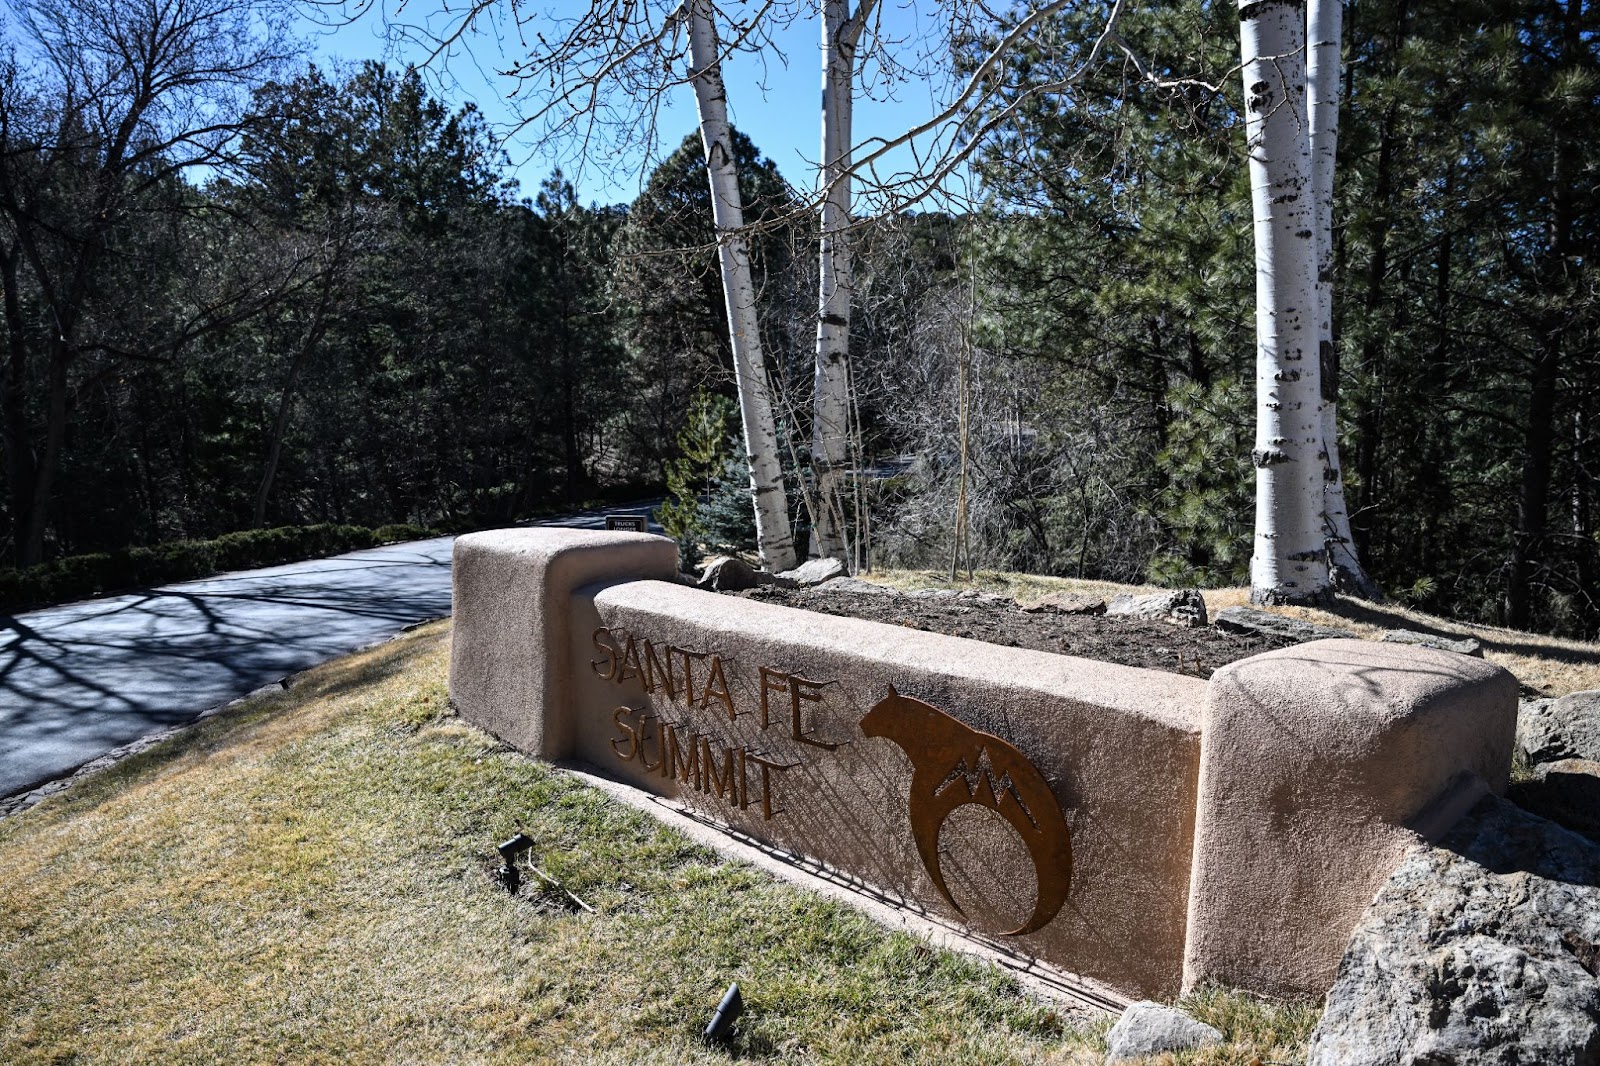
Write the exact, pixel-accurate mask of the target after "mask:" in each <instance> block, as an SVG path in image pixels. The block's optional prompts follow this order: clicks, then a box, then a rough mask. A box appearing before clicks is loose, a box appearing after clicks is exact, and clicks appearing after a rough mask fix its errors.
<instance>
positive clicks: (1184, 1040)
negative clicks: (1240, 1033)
mask: <svg viewBox="0 0 1600 1066" xmlns="http://www.w3.org/2000/svg"><path fill="white" fill-rule="evenodd" d="M1220 1043H1222V1034H1221V1033H1220V1032H1218V1031H1217V1030H1215V1029H1213V1028H1212V1027H1211V1026H1209V1025H1205V1024H1203V1023H1201V1022H1197V1021H1195V1020H1194V1019H1193V1018H1191V1017H1189V1016H1188V1015H1187V1014H1185V1013H1183V1012H1182V1011H1181V1010H1175V1009H1174V1008H1172V1007H1164V1006H1162V1005H1161V1004H1159V1003H1152V1002H1151V1001H1149V1000H1147V999H1146V1000H1140V1001H1139V1002H1138V1003H1134V1004H1131V1005H1130V1006H1129V1007H1128V1009H1127V1010H1125V1011H1123V1012H1122V1017H1121V1018H1118V1019H1117V1024H1116V1025H1113V1026H1112V1027H1111V1031H1110V1032H1109V1033H1107V1034H1106V1062H1107V1063H1118V1062H1131V1061H1135V1060H1138V1059H1142V1058H1145V1057H1146V1056H1149V1055H1160V1054H1162V1053H1163V1052H1167V1051H1185V1050H1187V1049H1189V1048H1197V1047H1210V1046H1212V1045H1214V1044H1220Z"/></svg>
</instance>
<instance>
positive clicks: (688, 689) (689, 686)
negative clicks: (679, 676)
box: [667, 647, 706, 707]
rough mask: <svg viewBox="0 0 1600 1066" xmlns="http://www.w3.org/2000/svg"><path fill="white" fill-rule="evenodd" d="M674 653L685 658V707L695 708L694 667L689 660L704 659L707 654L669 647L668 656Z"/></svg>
mask: <svg viewBox="0 0 1600 1066" xmlns="http://www.w3.org/2000/svg"><path fill="white" fill-rule="evenodd" d="M673 652H677V653H678V654H679V655H681V656H683V703H684V706H686V707H693V706H694V667H693V666H692V665H691V664H690V662H689V660H690V659H704V658H705V657H706V653H705V652H703V651H690V650H689V649H688V648H676V647H669V648H668V649H667V654H669V655H670V654H672V653H673Z"/></svg>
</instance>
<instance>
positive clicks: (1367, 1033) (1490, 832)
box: [1307, 796, 1600, 1066]
mask: <svg viewBox="0 0 1600 1066" xmlns="http://www.w3.org/2000/svg"><path fill="white" fill-rule="evenodd" d="M1597 945H1600V845H1596V844H1595V843H1593V842H1592V841H1590V840H1588V839H1587V838H1585V837H1582V836H1579V835H1578V834H1576V833H1572V832H1569V831H1567V830H1566V829H1563V828H1562V827H1560V826H1559V825H1556V824H1555V823H1554V822H1550V821H1546V820H1545V819H1543V818H1540V817H1538V816H1536V815H1533V814H1529V813H1527V812H1526V811H1523V810H1522V809H1521V808H1519V807H1517V806H1516V805H1515V804H1512V803H1508V802H1506V801H1505V800H1501V799H1497V798H1495V797H1493V796H1487V797H1485V798H1484V799H1483V800H1481V801H1480V802H1479V803H1478V804H1477V805H1476V806H1475V807H1474V808H1473V809H1472V811H1471V812H1469V813H1468V814H1467V816H1466V817H1464V818H1463V819H1462V820H1461V821H1460V822H1458V823H1457V824H1456V826H1455V828H1454V829H1452V830H1451V831H1450V832H1449V833H1447V834H1446V835H1445V836H1444V837H1443V839H1442V840H1441V841H1440V843H1439V845H1438V846H1433V847H1430V846H1427V845H1419V846H1417V847H1416V848H1414V849H1413V850H1412V851H1411V852H1410V853H1409V854H1408V856H1407V857H1406V858H1405V859H1404V860H1403V861H1402V862H1401V864H1400V865H1399V866H1398V867H1397V868H1396V869H1395V871H1394V873H1393V874H1392V875H1391V876H1390V877H1389V880H1388V881H1387V882H1386V883H1385V884H1384V886H1383V888H1382V889H1380V890H1379V892H1378V894H1377V897H1376V898H1375V899H1374V900H1373V903H1372V905H1371V906H1370V907H1369V908H1368V909H1367V912H1366V914H1365V915H1364V916H1363V917H1362V919H1361V922H1360V924H1359V925H1358V926H1357V928H1356V931H1355V935H1354V937H1353V938H1352V939H1351V941H1350V946H1349V948H1348V949H1347V950H1346V952H1345V955H1344V958H1343V959H1342V960H1341V962H1340V964H1339V975H1338V978H1337V979H1336V980H1335V982H1334V985H1333V989H1332V991H1330V992H1329V993H1328V1000H1327V1007H1326V1010H1325V1012H1324V1013H1323V1016H1322V1021H1321V1022H1319V1023H1318V1025H1317V1029H1316V1032H1315V1033H1314V1034H1313V1035H1312V1039H1311V1050H1310V1054H1309V1057H1308V1059H1307V1066H1438V1064H1442V1063H1450V1064H1455V1066H1468V1064H1477V1063H1483V1064H1490V1063H1493V1064H1497V1066H1498V1064H1508V1066H1509V1064H1524V1063H1525V1064H1529V1066H1531V1064H1534V1063H1552V1064H1553V1063H1566V1064H1570V1066H1588V1064H1594V1063H1596V1062H1600V946H1597Z"/></svg>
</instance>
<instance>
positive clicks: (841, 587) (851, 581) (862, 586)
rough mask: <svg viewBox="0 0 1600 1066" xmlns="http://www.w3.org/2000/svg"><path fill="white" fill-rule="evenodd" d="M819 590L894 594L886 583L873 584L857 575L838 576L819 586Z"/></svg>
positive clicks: (872, 594) (881, 594) (871, 594)
mask: <svg viewBox="0 0 1600 1066" xmlns="http://www.w3.org/2000/svg"><path fill="white" fill-rule="evenodd" d="M819 591H821V592H855V593H859V594H861V595H863V596H894V595H897V593H896V592H895V590H894V589H892V588H890V587H889V586H887V585H874V584H873V583H872V582H870V581H862V580H861V579H860V578H858V577H840V578H835V579H834V580H832V581H830V582H828V583H827V584H826V585H822V586H819Z"/></svg>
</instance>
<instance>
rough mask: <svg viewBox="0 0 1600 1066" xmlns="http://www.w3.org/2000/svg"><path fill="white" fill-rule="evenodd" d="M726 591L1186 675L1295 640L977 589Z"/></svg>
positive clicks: (1199, 674)
mask: <svg viewBox="0 0 1600 1066" xmlns="http://www.w3.org/2000/svg"><path fill="white" fill-rule="evenodd" d="M734 595H739V596H744V597H746V598H748V599H752V600H760V601H762V602H763V603H777V604H781V605H783V606H785V607H800V608H804V609H805V610H808V611H820V612H822V613H823V614H832V615H841V616H843V617H847V618H865V619H868V620H870V621H873V622H887V623H889V624H890V625H900V626H907V627H909V628H911V629H921V630H924V631H926V632H929V633H944V634H946V635H948V636H954V637H968V638H970V639H972V640H982V641H987V642H989V643H990V644H1004V645H1009V646H1010V647H1014V648H1031V649H1033V650H1035V651H1049V652H1056V653H1058V654H1062V655H1076V656H1078V657H1080V658H1084V659H1098V660H1100V661H1102V662H1109V663H1121V664H1122V665H1124V666H1141V667H1145V668H1147V669H1151V670H1166V671H1169V672H1171V673H1175V674H1189V675H1191V676H1194V677H1210V676H1211V672H1212V671H1213V670H1215V669H1217V667H1219V666H1226V665H1227V664H1228V663H1231V662H1234V661H1236V660H1239V659H1244V658H1247V657H1249V656H1251V655H1257V654H1260V653H1261V652H1264V651H1272V650H1273V649H1274V648H1282V647H1286V646H1288V645H1290V644H1293V643H1295V642H1294V641H1292V640H1286V639H1281V638H1276V637H1268V636H1258V635H1241V634H1235V633H1225V632H1222V631H1221V630H1218V629H1214V628H1212V627H1210V626H1202V627H1198V628H1193V629H1189V628H1184V627H1182V626H1178V625H1174V624H1172V623H1170V622H1155V621H1148V620H1145V619H1142V618H1132V617H1127V616H1122V615H1098V614H1062V613H1059V612H1054V611H1038V612H1029V611H1025V610H1023V609H1022V607H1021V606H1019V605H1018V604H1017V603H1016V602H1015V601H1014V600H1009V599H1006V598H1004V597H1001V596H994V595H990V594H986V593H978V592H954V591H950V590H939V591H936V592H921V593H893V592H888V591H883V592H857V591H835V590H831V589H830V588H829V587H828V585H819V586H817V587H815V588H809V589H806V588H799V589H787V588H777V587H774V586H766V587H762V588H757V589H751V590H749V591H746V592H740V593H735V594H734Z"/></svg>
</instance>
